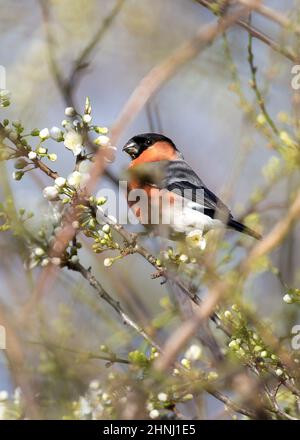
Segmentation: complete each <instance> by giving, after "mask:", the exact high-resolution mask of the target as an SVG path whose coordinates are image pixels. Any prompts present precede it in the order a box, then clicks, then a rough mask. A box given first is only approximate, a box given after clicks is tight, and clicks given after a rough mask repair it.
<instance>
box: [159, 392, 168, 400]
mask: <svg viewBox="0 0 300 440" xmlns="http://www.w3.org/2000/svg"><path fill="white" fill-rule="evenodd" d="M157 398H158V400H160V401H161V402H166V401H167V400H168V395H167V394H166V393H159V394H158V395H157Z"/></svg>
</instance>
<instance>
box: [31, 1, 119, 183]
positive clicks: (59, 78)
mask: <svg viewBox="0 0 300 440" xmlns="http://www.w3.org/2000/svg"><path fill="white" fill-rule="evenodd" d="M124 3H125V0H117V2H116V4H115V6H114V7H113V9H112V11H111V12H110V14H109V15H108V16H107V17H106V18H104V20H103V22H102V23H101V25H100V27H99V29H98V30H97V32H96V33H95V35H94V36H93V38H92V39H91V40H90V42H89V43H88V44H87V45H86V46H85V48H84V49H83V50H82V52H81V53H80V54H79V56H78V57H77V59H76V60H75V61H74V63H73V68H72V70H71V72H70V74H69V76H68V77H67V78H64V76H63V74H62V72H61V69H60V67H59V65H58V63H57V61H56V58H55V52H54V47H55V41H54V36H53V34H52V32H51V24H50V9H49V2H48V1H47V0H40V5H41V10H42V15H43V19H44V25H45V33H46V43H47V50H48V59H49V66H50V69H51V72H52V75H53V78H54V80H55V83H56V86H57V88H58V90H59V91H60V94H61V95H62V97H63V99H64V102H65V105H66V106H72V107H74V108H75V109H76V104H75V98H74V93H75V88H76V86H77V85H78V82H79V80H80V78H81V76H82V74H83V72H84V70H85V69H86V68H87V66H88V65H89V63H88V58H89V56H90V55H91V53H92V51H93V50H94V49H95V47H96V46H97V45H98V44H99V43H100V41H101V40H102V39H103V37H104V36H105V35H106V32H107V31H108V30H109V28H110V26H111V24H112V23H113V21H114V19H115V18H116V17H117V15H118V14H119V12H120V10H121V8H122V6H123V5H124ZM87 141H88V144H89V146H91V147H94V145H93V144H92V142H91V141H90V139H89V138H88V139H87ZM104 174H105V176H106V177H107V178H108V179H109V180H111V181H112V182H113V183H114V184H117V183H118V179H117V178H116V177H115V176H114V175H113V174H112V173H111V172H110V171H108V170H105V171H104Z"/></svg>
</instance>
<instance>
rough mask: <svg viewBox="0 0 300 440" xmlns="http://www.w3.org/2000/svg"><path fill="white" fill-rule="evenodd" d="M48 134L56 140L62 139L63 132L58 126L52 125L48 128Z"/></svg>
mask: <svg viewBox="0 0 300 440" xmlns="http://www.w3.org/2000/svg"><path fill="white" fill-rule="evenodd" d="M50 136H51V137H52V139H54V140H57V139H62V137H63V132H62V131H61V129H60V128H58V127H52V128H51V129H50Z"/></svg>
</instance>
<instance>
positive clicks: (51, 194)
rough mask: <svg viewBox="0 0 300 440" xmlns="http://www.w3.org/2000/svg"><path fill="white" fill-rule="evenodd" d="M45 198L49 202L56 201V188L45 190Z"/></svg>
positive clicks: (51, 187) (50, 187) (47, 187)
mask: <svg viewBox="0 0 300 440" xmlns="http://www.w3.org/2000/svg"><path fill="white" fill-rule="evenodd" d="M43 196H44V197H45V199H48V200H50V201H51V200H56V199H57V197H58V191H57V188H55V186H46V188H44V190H43Z"/></svg>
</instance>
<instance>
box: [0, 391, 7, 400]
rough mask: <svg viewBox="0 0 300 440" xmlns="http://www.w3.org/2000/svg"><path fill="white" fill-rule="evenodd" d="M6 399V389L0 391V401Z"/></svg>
mask: <svg viewBox="0 0 300 440" xmlns="http://www.w3.org/2000/svg"><path fill="white" fill-rule="evenodd" d="M7 399H8V392H7V391H4V390H3V391H0V402H5V401H6V400H7Z"/></svg>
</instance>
